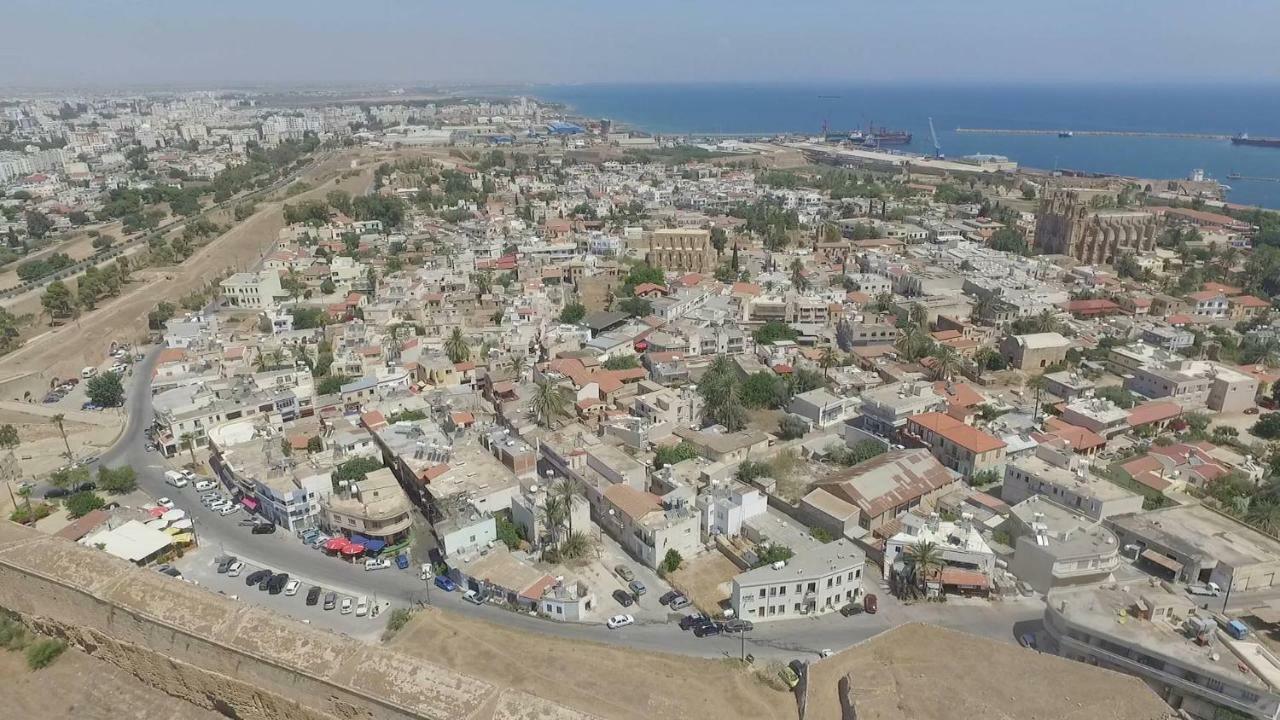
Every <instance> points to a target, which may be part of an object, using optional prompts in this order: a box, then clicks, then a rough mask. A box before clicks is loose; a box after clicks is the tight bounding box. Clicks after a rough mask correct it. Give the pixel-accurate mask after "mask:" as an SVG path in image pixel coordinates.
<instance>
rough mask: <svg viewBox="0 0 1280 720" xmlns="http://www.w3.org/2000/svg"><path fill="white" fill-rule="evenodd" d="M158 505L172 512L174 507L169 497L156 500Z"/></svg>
mask: <svg viewBox="0 0 1280 720" xmlns="http://www.w3.org/2000/svg"><path fill="white" fill-rule="evenodd" d="M156 504H157V505H159V506H160V507H162V508H165V509H168V510H172V509H173V506H174V502H173V501H172V500H170V499H169V498H167V497H162V498H160V499H159V500H156Z"/></svg>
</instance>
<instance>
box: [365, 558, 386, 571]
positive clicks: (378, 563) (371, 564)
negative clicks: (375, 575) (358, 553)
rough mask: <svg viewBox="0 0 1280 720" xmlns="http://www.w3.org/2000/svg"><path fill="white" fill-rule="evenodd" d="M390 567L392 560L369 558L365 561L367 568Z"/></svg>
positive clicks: (379, 568)
mask: <svg viewBox="0 0 1280 720" xmlns="http://www.w3.org/2000/svg"><path fill="white" fill-rule="evenodd" d="M389 567H391V561H390V560H384V559H382V558H369V559H367V560H365V561H364V569H365V570H381V569H383V568H389Z"/></svg>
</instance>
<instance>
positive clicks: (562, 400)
mask: <svg viewBox="0 0 1280 720" xmlns="http://www.w3.org/2000/svg"><path fill="white" fill-rule="evenodd" d="M534 385H535V387H534V390H533V398H532V399H530V401H529V404H530V406H531V408H532V409H533V417H534V420H535V422H537V423H538V424H539V425H541V426H542V427H545V428H549V427H551V426H552V425H553V424H554V423H555V421H556V419H557V418H560V417H564V416H567V415H568V414H569V394H568V393H566V392H565V390H564V388H562V387H560V386H559V385H556V384H555V383H553V382H551V381H550V380H539V381H538V382H536V383H534Z"/></svg>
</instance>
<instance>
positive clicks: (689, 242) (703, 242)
mask: <svg viewBox="0 0 1280 720" xmlns="http://www.w3.org/2000/svg"><path fill="white" fill-rule="evenodd" d="M646 262H648V263H649V264H650V265H652V266H654V267H658V268H662V269H663V270H666V271H668V272H674V271H678V272H698V273H709V272H712V271H714V270H715V268H716V251H715V248H713V247H712V246H711V231H709V230H702V229H700V228H676V229H662V230H654V231H653V234H652V235H650V236H649V254H648V257H647V258H646Z"/></svg>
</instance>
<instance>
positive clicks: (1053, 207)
mask: <svg viewBox="0 0 1280 720" xmlns="http://www.w3.org/2000/svg"><path fill="white" fill-rule="evenodd" d="M1093 196H1095V197H1096V194H1093ZM1159 231H1160V220H1159V218H1157V217H1156V216H1155V215H1153V214H1151V213H1149V212H1143V211H1139V210H1105V209H1093V208H1091V207H1090V205H1089V201H1088V197H1087V195H1086V194H1085V193H1081V192H1080V191H1077V190H1059V191H1056V192H1052V193H1049V194H1048V195H1047V196H1046V197H1045V199H1044V200H1043V201H1042V202H1041V203H1040V209H1039V212H1037V213H1036V244H1037V245H1038V246H1039V247H1040V250H1041V252H1043V253H1045V254H1058V255H1069V256H1071V257H1073V258H1075V259H1076V260H1079V261H1080V262H1082V263H1088V264H1094V265H1100V264H1104V263H1109V262H1111V261H1112V260H1113V259H1114V258H1115V256H1116V255H1117V254H1119V253H1124V252H1131V253H1145V252H1151V251H1153V250H1155V247H1156V235H1158V234H1159Z"/></svg>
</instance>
